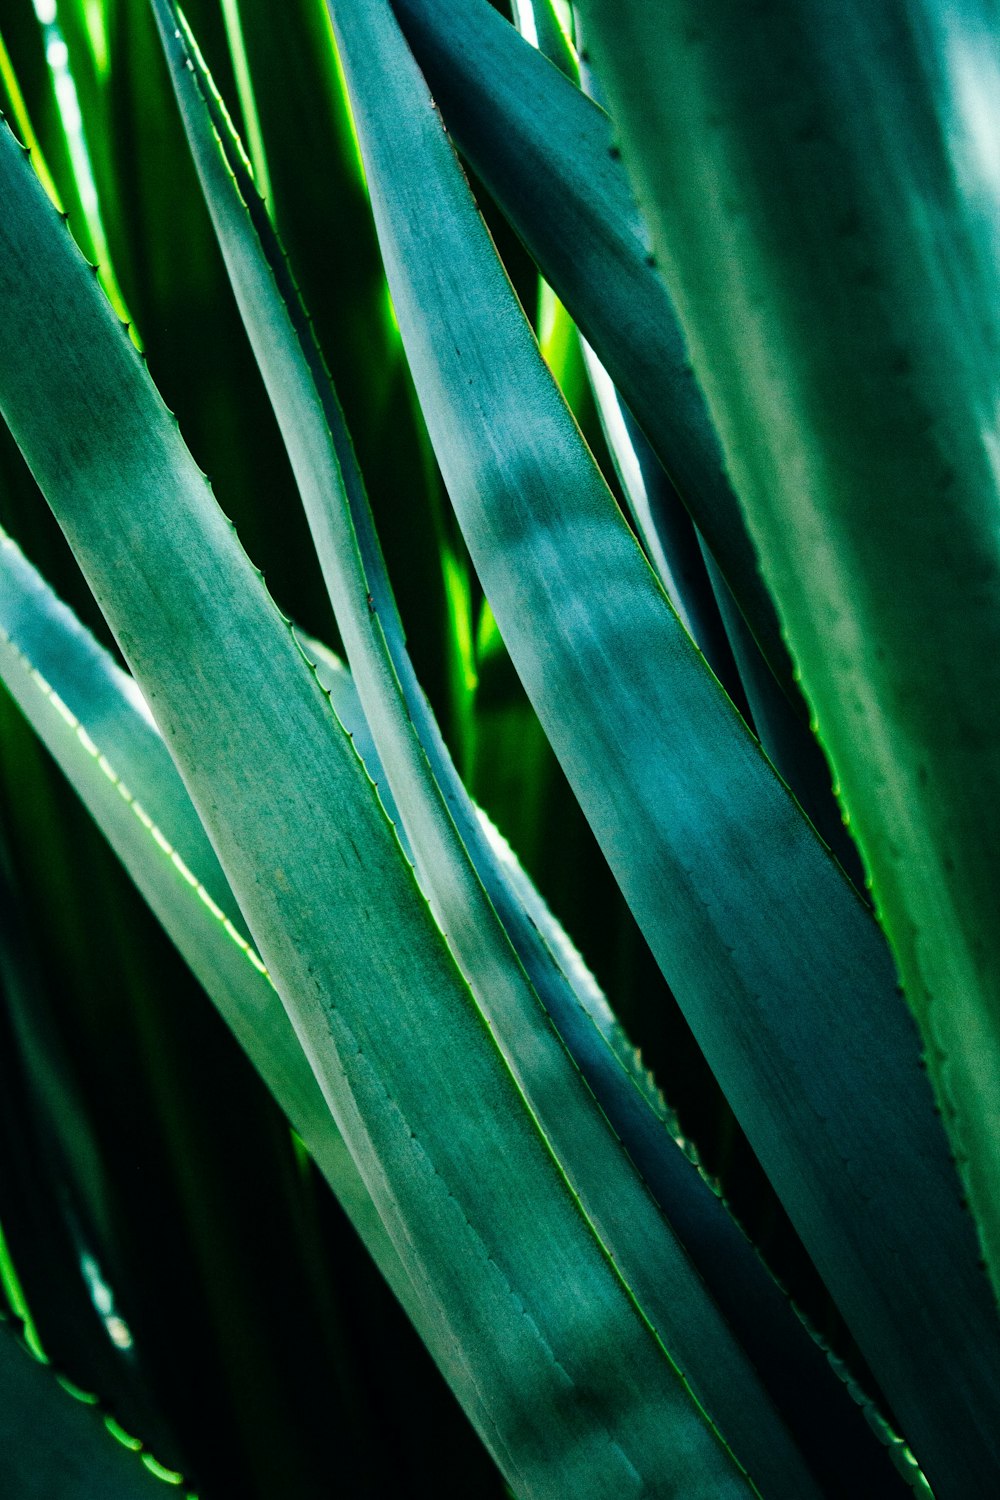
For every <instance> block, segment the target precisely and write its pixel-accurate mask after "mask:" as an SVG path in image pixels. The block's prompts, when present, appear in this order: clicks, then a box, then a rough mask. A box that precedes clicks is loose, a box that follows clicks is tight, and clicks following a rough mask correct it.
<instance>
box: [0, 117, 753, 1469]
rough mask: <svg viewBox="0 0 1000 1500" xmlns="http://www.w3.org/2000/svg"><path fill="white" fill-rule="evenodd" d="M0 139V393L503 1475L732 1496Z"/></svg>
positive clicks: (66, 249)
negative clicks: (1, 301)
mask: <svg viewBox="0 0 1000 1500" xmlns="http://www.w3.org/2000/svg"><path fill="white" fill-rule="evenodd" d="M20 158H21V153H20V152H19V150H18V147H17V146H16V143H15V142H14V141H13V138H12V137H11V136H10V135H9V133H7V132H3V133H2V135H0V180H2V183H3V191H4V194H5V198H6V201H7V202H8V204H9V205H10V206H11V212H10V213H9V214H6V215H5V216H4V219H3V224H2V227H0V292H2V294H3V296H4V298H5V302H6V305H7V309H8V316H7V317H6V318H5V320H4V323H3V328H2V332H0V409H2V410H3V413H4V415H5V417H6V419H7V421H8V422H9V424H10V425H11V429H12V431H13V432H14V433H15V436H16V437H17V439H18V441H19V443H20V444H21V446H22V449H23V450H24V452H25V454H26V457H27V458H28V461H29V463H30V464H31V466H32V468H33V471H34V472H35V474H36V477H37V478H38V480H39V482H40V484H41V486H42V489H43V491H44V492H45V493H46V496H47V498H48V500H49V502H50V504H51V505H52V506H53V508H54V509H55V510H56V512H57V514H58V515H59V518H60V520H61V523H62V525H63V526H64V529H65V530H66V532H67V534H68V536H69V538H70V541H71V543H72V544H73V546H74V550H75V551H76V553H77V556H78V557H79V558H80V559H81V561H82V563H83V564H84V566H85V571H86V572H87V575H88V577H89V580H90V582H91V586H92V587H93V589H94V591H95V594H96V596H97V598H98V601H99V603H100V604H101V607H102V609H104V611H105V613H106V615H107V617H108V619H109V622H110V623H111V625H112V628H113V629H114V630H115V633H116V636H117V638H118V641H119V643H120V645H121V647H122V649H123V651H124V653H125V655H126V658H127V659H128V660H129V662H130V665H131V667H132V669H133V671H134V672H135V675H136V679H137V681H138V682H139V683H140V685H141V687H142V690H143V693H144V696H145V697H146V700H147V702H148V703H149V705H150V707H151V710H152V712H153V714H154V717H155V718H156V719H157V722H158V724H159V725H160V728H161V731H162V732H163V735H164V738H165V740H166V742H167V744H168V745H169V746H170V748H171V752H172V754H173V755H174V757H175V759H176V760H177V761H178V764H179V766H180V768H181V770H182V775H183V776H184V779H185V784H186V785H187V788H188V791H189V793H190V794H191V797H192V800H193V801H194V803H195V806H196V807H197V809H198V811H199V814H200V816H201V817H202V820H203V822H204V823H205V826H206V829H207V831H208V833H209V836H210V837H211V839H212V842H213V844H214V846H215V848H216V850H217V852H218V853H219V856H220V860H221V862H222V865H223V868H224V869H225V872H226V875H227V878H228V879H229V881H230V883H231V885H232V887H233V890H234V892H235V893H236V895H237V897H238V899H239V901H240V904H241V907H242V909H243V911H244V914H245V915H246V916H247V918H248V921H249V924H250V928H251V931H252V932H253V934H254V937H255V939H256V943H257V948H258V951H259V953H260V955H261V958H262V959H263V961H264V962H265V963H266V964H267V967H268V969H269V971H270V973H271V976H272V978H273V980H274V982H275V985H276V987H277V989H278V992H279V994H280V995H281V997H282V1000H283V1002H284V1003H285V1005H286V1007H287V1009H288V1011H289V1014H290V1015H291V1017H292V1020H293V1024H294V1025H295V1027H296V1031H297V1033H298V1035H299V1037H300V1039H301V1040H302V1042H303V1045H304V1047H305V1049H306V1052H307V1055H308V1056H309V1058H310V1061H311V1063H312V1065H313V1068H314V1070H315V1072H316V1074H317V1077H318V1078H319V1080H320V1083H321V1086H322V1087H323V1091H324V1094H325V1096H326V1098H327V1101H328V1103H329V1104H330V1106H331V1109H332V1112H333V1114H334V1117H335V1119H336V1121H337V1124H338V1126H339V1127H340V1129H341V1132H342V1134H343V1136H344V1139H345V1141H346V1142H347V1144H348V1147H349V1149H350V1151H351V1154H352V1156H353V1157H354V1160H355V1163H356V1165H357V1166H358V1169H359V1171H360V1174H361V1176H362V1178H363V1179H364V1181H365V1184H366V1186H367V1187H368V1189H369V1192H370V1193H371V1196H372V1198H373V1201H374V1202H375V1205H376V1208H377V1210H378V1212H379V1215H380V1217H381V1218H382V1220H383V1223H384V1224H385V1226H386V1229H387V1230H388V1232H389V1235H390V1237H391V1239H392V1240H393V1243H394V1245H395V1246H396V1250H397V1253H398V1254H399V1255H400V1257H401V1258H402V1259H404V1261H405V1265H406V1269H407V1272H408V1274H409V1276H410V1279H411V1281H412V1282H413V1285H414V1291H415V1295H416V1296H417V1297H418V1298H419V1300H420V1301H421V1302H422V1304H423V1307H424V1310H425V1316H426V1319H427V1323H428V1324H429V1326H430V1330H431V1334H430V1336H431V1338H432V1341H433V1345H434V1353H435V1355H436V1357H437V1359H438V1361H439V1363H440V1364H441V1365H442V1368H443V1369H444V1370H445V1371H446V1372H447V1374H448V1377H449V1379H450V1381H451V1382H452V1384H453V1386H454V1387H455V1389H456V1390H457V1392H458V1393H459V1395H460V1398H461V1399H462V1402H463V1404H464V1405H465V1407H466V1409H467V1411H469V1413H470V1415H471V1416H472V1417H473V1420H474V1421H475V1423H476V1425H477V1426H478V1428H479V1430H480V1432H481V1434H482V1436H483V1437H484V1440H485V1441H486V1442H487V1445H488V1446H489V1447H490V1449H491V1451H492V1452H493V1453H494V1455H495V1456H496V1457H497V1460H498V1462H499V1463H500V1464H501V1466H502V1468H503V1469H504V1471H505V1473H506V1474H507V1475H508V1477H509V1479H510V1482H511V1483H512V1485H514V1486H515V1487H516V1488H517V1490H518V1492H519V1493H521V1494H526V1495H538V1496H553V1497H555V1496H557V1495H560V1496H561V1495H564V1494H565V1493H566V1490H567V1487H568V1488H571V1489H572V1490H573V1492H574V1493H575V1494H580V1495H595V1496H596V1495H597V1494H599V1493H600V1494H603V1493H606V1492H607V1490H608V1487H609V1486H613V1487H615V1488H616V1489H621V1490H623V1491H624V1492H625V1493H639V1492H640V1491H641V1490H642V1488H643V1487H647V1488H650V1489H655V1487H656V1486H660V1487H663V1486H665V1485H667V1484H669V1485H670V1487H671V1488H673V1489H675V1490H676V1491H677V1492H678V1493H685V1492H688V1493H690V1494H691V1495H692V1496H701V1495H707V1494H709V1493H711V1494H713V1495H727V1494H746V1493H747V1492H748V1486H747V1483H746V1481H745V1479H744V1478H743V1476H742V1475H741V1473H740V1471H739V1470H738V1469H737V1468H736V1466H735V1465H734V1463H733V1461H732V1459H731V1458H730V1456H729V1454H728V1453H727V1452H726V1450H725V1448H724V1447H723V1445H722V1444H721V1442H720V1441H719V1440H718V1438H717V1435H716V1434H715V1433H714V1432H713V1430H712V1428H711V1427H710V1425H709V1424H708V1422H707V1421H706V1419H705V1417H704V1414H703V1413H702V1412H701V1411H700V1410H699V1409H698V1408H697V1406H696V1405H695V1404H694V1402H693V1401H692V1398H691V1395H690V1393H689V1391H688V1390H687V1389H686V1387H685V1385H684V1383H683V1380H682V1379H681V1377H680V1375H679V1373H678V1372H677V1370H676V1369H675V1367H674V1366H673V1365H672V1364H671V1362H670V1360H669V1359H668V1357H667V1356H666V1354H665V1352H664V1350H663V1347H662V1345H661V1344H660V1343H659V1341H658V1340H657V1338H656V1335H655V1333H654V1331H653V1330H652V1328H651V1327H650V1325H649V1324H648V1323H647V1322H646V1321H645V1319H644V1318H643V1317H642V1315H641V1314H640V1312H639V1310H638V1308H637V1307H636V1305H635V1303H634V1301H633V1300H632V1298H631V1296H630V1294H629V1292H628V1289H627V1288H626V1286H625V1285H624V1283H623V1282H622V1280H621V1279H620V1277H619V1275H618V1273H617V1271H616V1269H615V1267H614V1265H613V1264H612V1262H611V1261H610V1259H609V1258H608V1256H607V1254H606V1253H605V1251H604V1248H603V1246H602V1245H601V1243H600V1242H599V1240H598V1239H597V1237H596V1236H595V1234H594V1232H593V1230H592V1227H591V1225H590V1224H589V1222H588V1221H587V1219H586V1218H585V1217H584V1215H583V1213H582V1212H581V1209H580V1206H579V1203H578V1201H577V1200H576V1199H575V1197H574V1195H573V1194H572V1192H571V1191H570V1189H569V1186H568V1183H567V1181H566V1178H565V1177H564V1175H563V1174H562V1172H561V1171H560V1168H559V1166H558V1164H557V1162H556V1161H555V1159H554V1158H553V1156H552V1155H551V1153H550V1151H549V1149H548V1147H547V1145H546V1142H545V1140H544V1138H543V1136H542V1134H541V1132H540V1131H539V1129H538V1127H537V1124H536V1122H535V1120H534V1118H533V1117H532V1115H531V1114H530V1112H529V1111H528V1110H527V1108H526V1107H525V1103H524V1099H523V1096H522V1095H521V1093H520V1090H519V1089H518V1088H517V1086H516V1084H515V1082H514V1080H513V1078H512V1075H511V1073H510V1072H509V1070H508V1068H507V1066H506V1064H505V1062H504V1060H503V1058H502V1056H501V1054H500V1052H499V1049H498V1048H497V1046H496V1043H495V1041H494V1039H493V1037H492V1035H491V1033H490V1031H489V1028H488V1027H487V1026H486V1024H485V1022H484V1020H483V1018H482V1016H481V1014H480V1013H479V1011H478V1010H477V1008H476V1007H475V1005H474V1003H473V1002H472V999H471V996H470V993H469V991H468V989H467V987H466V986H465V985H464V983H463V982H462V980H461V978H460V976H459V974H458V972H457V970H456V969H455V966H454V964H453V962H452V960H451V958H450V955H449V954H448V951H447V948H446V947H445V944H444V941H443V939H442V937H441V935H440V933H439V932H438V931H437V930H436V928H435V926H434V924H433V921H432V919H431V917H430V914H429V912H428V909H427V906H426V904H425V902H424V900H423V898H422V896H421V895H420V893H419V891H418V889H417V887H416V885H415V883H414V881H413V878H412V875H411V873H410V871H409V868H408V867H407V865H406V864H405V861H404V860H403V857H402V854H401V852H400V850H399V846H398V843H397V842H396V840H395V837H394V835H393V833H392V829H391V827H390V825H389V823H388V821H387V820H386V818H385V815H384V813H383V811H382V809H381V808H380V806H379V805H378V803H377V800H376V798H375V796H374V794H373V792H372V788H371V784H370V782H369V780H368V778H367V775H366V773H365V771H364V767H363V766H362V764H361V762H360V760H359V759H358V757H357V755H356V754H355V752H354V750H353V748H352V746H351V744H350V741H349V740H348V738H347V736H346V735H345V734H344V733H343V731H342V730H341V729H340V727H339V725H338V724H337V722H336V720H335V719H334V717H333V715H332V712H331V710H330V708H329V704H328V701H327V699H326V697H325V695H324V693H323V690H322V689H321V688H320V686H319V684H318V683H317V682H316V679H315V677H314V675H313V674H312V673H311V672H310V670H309V668H308V666H307V665H306V663H305V662H304V661H303V658H302V655H301V652H300V650H299V648H298V646H297V644H296V642H295V639H294V637H293V635H292V633H291V629H290V627H289V626H288V625H287V622H285V621H283V620H282V618H281V617H280V616H279V615H278V613H277V611H276V610H275V608H274V606H273V605H272V604H271V602H270V600H269V598H268V597H267V595H266V593H265V591H264V588H263V585H262V583H261V581H260V579H259V577H258V576H256V575H255V573H254V570H253V568H252V567H251V566H250V564H249V563H248V561H247V559H246V557H245V555H244V554H243V553H242V551H241V549H240V548H239V545H238V543H237V542H236V540H235V537H234V535H233V532H232V529H231V527H230V526H229V525H228V524H227V523H226V521H225V518H224V517H222V515H221V514H220V512H219V511H218V509H217V508H216V507H215V505H214V504H213V502H212V499H211V495H210V492H209V490H208V486H207V484H206V482H205V480H204V478H203V476H202V475H201V474H200V473H199V472H198V470H197V469H196V467H195V465H194V464H193V462H192V460H191V458H190V456H189V455H188V453H187V451H186V449H185V448H184V446H183V443H182V442H181V439H180V437H179V435H178V432H177V429H176V426H175V424H174V423H173V421H172V420H171V418H170V416H169V414H168V413H167V412H166V410H165V408H164V407H163V405H162V403H161V402H160V400H159V398H158V397H157V395H156V392H155V390H154V389H153V387H152V386H151V385H150V383H149V381H148V379H147V377H146V375H145V372H144V370H143V368H142V364H141V361H140V358H139V356H138V354H137V353H136V351H135V350H134V349H133V347H132V345H131V344H130V343H128V341H127V340H126V339H125V338H124V336H123V335H122V333H121V330H120V329H119V328H118V327H116V322H115V318H114V315H113V313H112V312H111V309H110V308H109V307H108V305H107V304H106V302H105V301H104V299H103V296H102V294H101V292H100V290H99V288H98V287H97V286H96V285H95V284H94V280H93V276H92V274H91V273H90V272H89V271H88V269H87V267H86V266H85V265H84V264H83V263H82V262H81V261H80V259H79V258H78V256H77V255H76V254H75V252H74V249H73V247H72V245H71V244H70V242H69V240H68V236H66V235H65V233H64V232H63V231H61V230H60V229H59V225H58V220H56V219H55V217H54V215H53V212H52V210H51V208H50V206H49V205H48V203H47V200H46V199H45V196H44V193H43V191H42V189H41V187H40V186H39V184H38V183H37V181H36V180H35V179H34V177H33V175H32V174H31V172H30V170H29V169H28V167H27V165H26V163H25V162H24V161H23V160H22V159H20ZM56 308H58V319H56V318H55V317H54V316H53V313H54V311H55V309H56ZM68 350H71V351H72V356H71V357H70V358H67V351H68ZM27 351H30V355H28V354H27ZM26 356H27V357H26ZM154 496H155V503H149V502H150V501H151V500H152V498H153V497H154ZM557 1046H558V1043H556V1041H555V1039H554V1038H553V1040H552V1042H551V1044H550V1048H556V1047H557ZM611 1351H613V1356H612V1357H610V1358H609V1354H610V1353H611ZM567 1398H569V1399H567Z"/></svg>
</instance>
